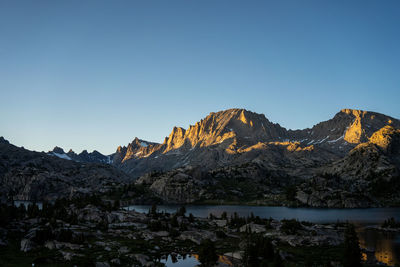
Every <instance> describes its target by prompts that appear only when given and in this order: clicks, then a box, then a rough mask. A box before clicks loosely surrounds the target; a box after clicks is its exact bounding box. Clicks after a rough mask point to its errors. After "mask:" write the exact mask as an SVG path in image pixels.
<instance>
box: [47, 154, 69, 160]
mask: <svg viewBox="0 0 400 267" xmlns="http://www.w3.org/2000/svg"><path fill="white" fill-rule="evenodd" d="M52 154H53V156H56V157H59V158H60V159H67V160H72V159H71V158H70V157H68V155H66V154H60V153H56V152H52Z"/></svg>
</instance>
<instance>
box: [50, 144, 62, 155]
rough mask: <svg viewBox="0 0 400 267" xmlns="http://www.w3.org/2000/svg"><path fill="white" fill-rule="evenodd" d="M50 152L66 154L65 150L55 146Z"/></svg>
mask: <svg viewBox="0 0 400 267" xmlns="http://www.w3.org/2000/svg"><path fill="white" fill-rule="evenodd" d="M50 152H54V153H57V154H65V152H64V149H62V148H61V147H58V146H55V147H54V148H53V150H52V151H50Z"/></svg>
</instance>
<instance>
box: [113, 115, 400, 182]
mask: <svg viewBox="0 0 400 267" xmlns="http://www.w3.org/2000/svg"><path fill="white" fill-rule="evenodd" d="M385 126H391V127H394V128H396V127H400V122H399V121H398V120H396V119H394V118H391V117H389V116H386V115H383V114H379V113H375V112H367V111H361V110H352V109H343V110H341V111H340V112H338V113H337V114H336V115H335V116H334V117H333V118H332V119H330V120H327V121H324V122H321V123H318V124H316V125H315V126H313V127H312V128H310V129H304V130H286V129H285V128H283V127H281V126H280V125H279V124H276V123H272V122H270V121H269V120H268V119H267V118H266V117H265V116H264V115H263V114H257V113H254V112H251V111H248V110H245V109H228V110H224V111H220V112H212V113H210V114H209V115H208V116H206V117H205V118H204V119H201V120H200V121H199V122H197V123H196V124H194V125H190V126H189V128H188V129H184V128H182V127H174V128H173V129H172V131H171V133H170V134H169V136H168V137H166V138H165V140H164V142H163V143H161V144H157V143H151V142H147V141H144V140H140V139H138V138H135V139H134V140H133V141H132V142H131V143H130V144H129V145H128V146H127V147H125V146H124V147H119V148H118V149H117V151H116V153H115V154H114V157H113V163H114V164H115V165H117V166H119V167H120V168H122V169H123V170H125V171H126V172H128V173H131V174H133V175H134V176H140V175H143V174H144V173H147V172H150V171H154V170H156V171H165V170H171V169H174V168H178V167H184V166H202V167H204V168H206V169H212V168H216V167H221V166H227V165H232V164H240V163H244V162H251V161H254V160H255V161H264V160H269V161H270V162H277V161H280V162H286V161H291V162H298V161H307V166H311V167H320V166H322V165H323V164H326V163H328V162H331V161H334V160H338V159H340V158H342V157H343V156H345V155H346V154H347V153H348V152H349V151H351V150H352V149H353V148H355V147H356V146H357V145H359V144H361V143H364V142H367V141H368V140H369V138H372V135H373V134H374V133H375V132H376V131H378V130H380V129H381V128H383V127H385ZM373 138H374V140H375V139H377V137H376V135H375V137H373ZM310 160H311V161H312V163H310V162H308V161H310ZM291 167H293V168H294V167H295V164H290V163H289V164H287V165H285V168H286V169H288V168H291ZM296 168H297V167H296Z"/></svg>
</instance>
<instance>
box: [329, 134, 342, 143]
mask: <svg viewBox="0 0 400 267" xmlns="http://www.w3.org/2000/svg"><path fill="white" fill-rule="evenodd" d="M343 138H344V134H343V135H342V136H341V137H339V138H338V139H335V140H331V141H328V143H336V142H337V141H339V140H342V139H343Z"/></svg>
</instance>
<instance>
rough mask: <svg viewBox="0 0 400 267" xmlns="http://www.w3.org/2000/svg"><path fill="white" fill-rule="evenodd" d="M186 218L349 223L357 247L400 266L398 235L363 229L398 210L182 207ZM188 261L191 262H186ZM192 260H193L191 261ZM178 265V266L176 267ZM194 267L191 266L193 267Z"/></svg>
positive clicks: (142, 207) (170, 209)
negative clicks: (355, 233) (356, 237)
mask: <svg viewBox="0 0 400 267" xmlns="http://www.w3.org/2000/svg"><path fill="white" fill-rule="evenodd" d="M185 207H186V212H187V214H189V213H192V214H193V215H194V216H196V217H207V216H209V214H210V213H212V214H213V215H216V216H220V215H221V214H222V212H224V211H225V212H227V213H228V216H230V215H231V214H233V213H234V212H236V213H238V214H239V215H240V216H248V215H250V214H251V213H253V214H254V215H255V216H260V217H261V218H270V217H271V218H274V219H278V220H281V219H297V220H300V221H309V222H314V223H335V222H337V221H341V222H346V221H348V222H352V223H354V224H356V225H357V226H358V229H357V231H358V235H359V239H360V245H361V247H363V248H368V249H370V250H374V251H375V257H376V258H377V259H378V260H379V261H381V262H383V263H386V264H389V265H394V264H396V263H397V264H400V233H398V232H397V233H393V232H391V233H390V232H380V231H376V230H371V229H367V228H366V226H369V225H378V224H381V223H382V222H383V221H384V220H386V219H388V218H390V217H393V218H395V219H396V220H397V221H400V208H368V209H318V208H288V207H259V206H258V207H256V206H239V205H238V206H226V205H221V206H214V205H189V206H185ZM150 208H151V206H150V205H132V206H128V207H126V208H125V209H127V210H135V211H138V212H144V213H146V212H148V211H149V209H150ZM179 208H180V206H177V205H161V206H158V210H159V211H165V212H168V213H173V212H176V210H177V209H179ZM189 260H190V259H189ZM192 260H195V259H192ZM176 264H180V265H176ZM193 264H194V265H193ZM166 265H167V266H195V265H196V264H195V263H192V262H188V261H187V260H179V261H178V263H175V264H173V263H172V262H166Z"/></svg>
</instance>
